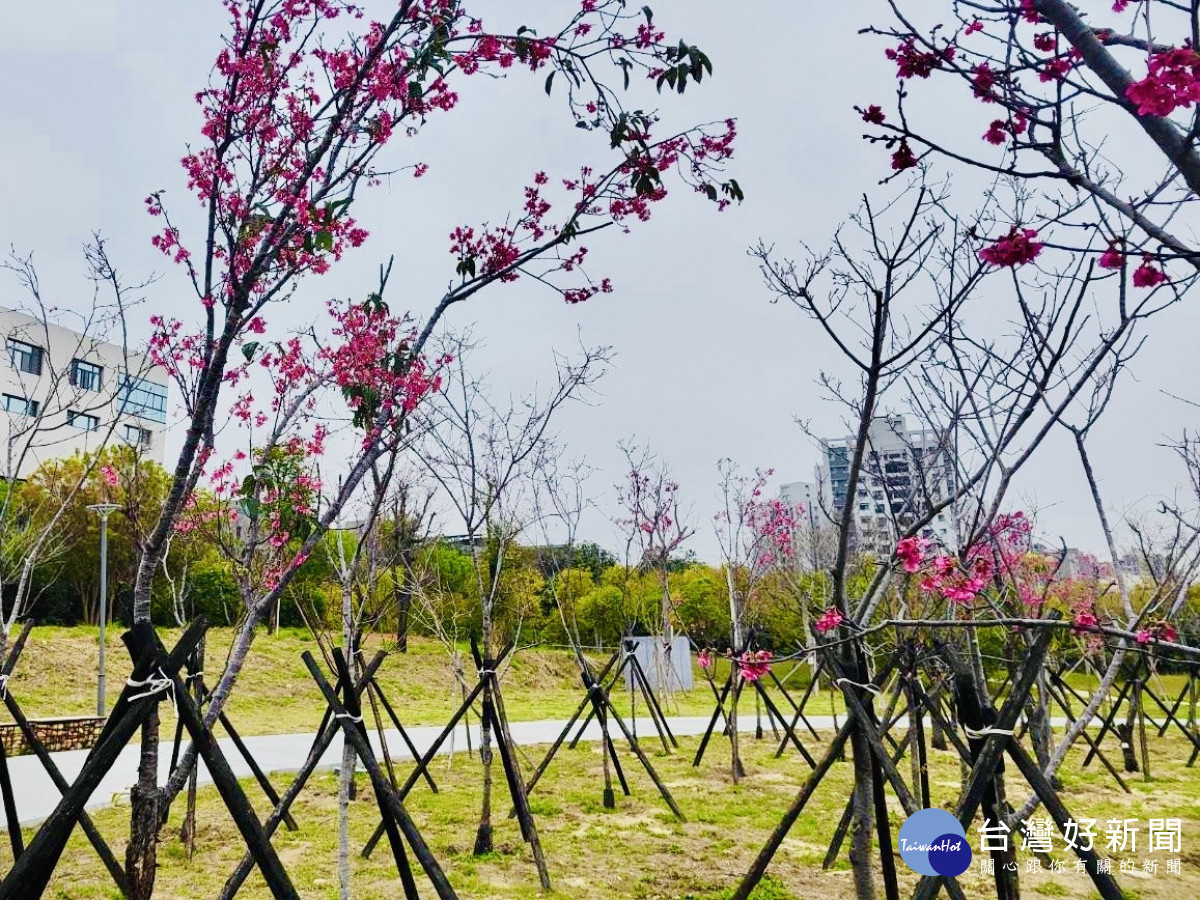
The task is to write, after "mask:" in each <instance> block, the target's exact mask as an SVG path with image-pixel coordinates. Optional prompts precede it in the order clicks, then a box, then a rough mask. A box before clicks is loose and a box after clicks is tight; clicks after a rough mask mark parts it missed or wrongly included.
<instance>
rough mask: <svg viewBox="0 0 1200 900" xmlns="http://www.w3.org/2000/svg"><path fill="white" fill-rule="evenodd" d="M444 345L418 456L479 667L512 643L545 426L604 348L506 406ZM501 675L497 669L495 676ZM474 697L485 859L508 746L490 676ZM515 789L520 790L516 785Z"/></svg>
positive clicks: (561, 367)
mask: <svg viewBox="0 0 1200 900" xmlns="http://www.w3.org/2000/svg"><path fill="white" fill-rule="evenodd" d="M449 340H450V344H449V345H448V346H447V348H446V350H447V352H446V355H447V356H451V355H452V356H453V357H454V363H453V365H452V366H451V368H450V371H449V381H448V383H447V385H446V389H445V390H444V391H442V392H441V393H440V394H439V395H438V397H437V398H436V400H435V402H433V403H431V404H430V406H429V409H428V410H427V411H426V413H425V415H426V416H427V417H428V421H427V424H426V425H425V427H424V439H423V441H422V443H421V444H420V445H419V447H418V450H417V452H418V456H419V459H420V461H421V463H422V465H423V466H424V467H425V470H426V471H427V473H428V475H429V478H430V479H431V481H432V482H433V483H435V484H436V485H437V486H438V488H439V489H440V490H439V496H440V497H441V498H442V499H443V500H444V501H445V502H447V503H448V504H449V506H450V507H451V508H452V510H453V512H454V515H455V517H456V519H457V520H458V521H460V522H461V523H462V526H463V529H464V532H463V540H464V542H465V543H466V545H467V552H468V553H469V554H470V557H471V562H472V568H473V575H474V588H475V599H476V600H477V602H478V605H479V610H480V614H481V615H480V631H479V634H478V637H479V645H480V651H481V653H482V658H483V660H484V663H485V666H489V667H490V666H494V665H495V661H496V660H497V658H498V656H499V652H500V650H501V643H502V641H504V640H505V639H506V638H507V639H508V640H510V641H512V642H513V643H514V644H515V643H516V642H517V640H518V638H519V637H520V624H519V623H520V616H519V615H518V616H517V617H516V621H517V624H516V625H515V626H513V627H512V628H511V633H508V634H506V633H505V630H504V629H503V627H502V619H501V614H502V613H504V612H505V610H504V609H503V603H504V600H505V597H504V577H503V576H504V575H505V574H506V570H507V568H508V566H509V563H510V560H511V558H512V557H513V556H514V555H515V554H516V550H517V540H518V538H519V537H520V536H521V535H522V534H523V533H525V532H526V531H528V530H529V529H530V528H533V527H536V525H537V522H536V519H537V513H538V511H539V507H538V504H537V503H536V502H535V500H534V495H535V493H536V473H537V472H538V471H541V470H546V469H548V468H550V467H551V466H552V465H553V464H554V461H555V460H556V459H557V457H558V456H559V455H560V454H561V450H560V449H558V446H557V444H556V442H555V440H554V434H553V432H552V431H551V430H550V428H551V422H552V420H553V418H554V416H555V414H556V413H557V412H558V410H560V409H561V408H562V407H563V406H564V405H566V404H567V403H570V402H572V401H579V400H582V399H585V398H587V396H588V394H589V392H590V391H591V390H592V388H593V387H594V385H595V383H596V381H597V379H599V378H600V377H601V376H602V375H603V374H604V372H605V371H606V370H607V368H608V364H609V362H610V359H611V351H610V350H609V348H607V347H600V348H588V347H584V348H582V349H581V351H580V353H579V355H578V357H574V358H568V357H563V356H558V357H557V358H556V362H557V372H556V378H555V381H554V383H553V384H552V385H551V386H550V388H549V389H548V390H546V391H544V392H543V393H542V394H541V395H539V394H537V393H534V394H531V395H529V396H527V397H525V398H522V399H520V400H512V399H510V400H509V401H508V402H507V403H504V402H501V401H498V400H495V399H493V398H492V397H491V395H490V393H489V392H488V391H487V389H486V388H485V387H484V385H483V384H482V382H481V381H480V380H479V379H478V378H476V377H475V376H473V375H472V374H471V372H470V370H469V369H468V368H467V362H466V357H467V356H468V354H469V352H470V350H471V344H470V342H469V341H468V339H466V338H459V339H453V338H451V339H449ZM509 612H511V611H509ZM517 612H518V613H519V611H517ZM511 620H512V617H511V616H510V621H511ZM509 661H510V662H511V655H510V656H509ZM506 665H507V664H506ZM501 674H502V671H501V670H497V672H496V675H497V678H499V676H500V675H501ZM478 677H480V678H483V677H484V673H483V672H482V671H481V672H480V673H479V676H478ZM497 683H498V682H497ZM480 699H481V702H482V703H483V704H484V705H485V706H486V705H488V704H493V705H494V706H495V708H496V709H497V712H498V722H499V723H500V726H501V727H500V729H499V731H500V733H499V734H495V735H493V733H492V731H493V729H492V727H491V722H490V721H489V720H488V718H487V717H486V716H485V717H484V721H483V727H482V729H481V733H480V759H481V761H482V763H483V797H482V804H481V811H480V820H479V827H478V830H477V832H476V839H475V845H474V846H475V853H476V854H477V855H482V854H485V853H490V852H492V848H493V841H492V833H493V829H492V787H493V759H494V757H493V750H492V742H493V740H495V741H497V742H504V743H505V744H506V745H507V746H506V747H504V748H502V750H504V751H506V752H508V753H509V754H512V752H513V746H514V745H513V743H512V738H511V735H510V734H509V733H508V727H507V719H506V717H505V715H504V712H503V709H504V707H503V702H502V700H501V699H500V698H499V697H498V696H496V695H495V690H494V689H493V683H492V681H491V680H490V679H484V689H483V692H482V694H481V697H480ZM518 782H519V779H518ZM516 789H521V788H520V785H519V784H518V785H517V786H516ZM514 801H515V798H514ZM530 844H531V847H532V850H533V853H534V860H535V863H536V864H537V867H538V871H539V874H540V875H541V878H542V883H543V886H544V887H548V886H549V878H548V875H547V872H546V865H545V861H544V859H543V858H542V853H541V847H540V843H539V841H538V840H537V837H536V832H535V833H534V834H533V835H532V838H531V840H530Z"/></svg>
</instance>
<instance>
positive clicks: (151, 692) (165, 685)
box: [125, 668, 179, 715]
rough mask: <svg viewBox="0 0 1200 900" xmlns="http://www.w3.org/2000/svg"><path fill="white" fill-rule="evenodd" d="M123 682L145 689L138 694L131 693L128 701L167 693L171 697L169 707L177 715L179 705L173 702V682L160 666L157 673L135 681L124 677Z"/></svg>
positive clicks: (132, 686)
mask: <svg viewBox="0 0 1200 900" xmlns="http://www.w3.org/2000/svg"><path fill="white" fill-rule="evenodd" d="M125 684H126V685H127V686H129V687H131V688H139V687H144V688H145V689H146V690H144V691H142V692H141V693H140V694H133V695H131V696H130V697H129V702H130V703H132V702H133V701H134V700H144V699H146V698H147V697H156V696H158V695H159V694H169V695H170V697H171V708H172V709H174V710H175V714H176V715H179V707H178V706H177V705H176V704H175V682H173V681H172V680H171V679H170V678H168V677H167V675H166V673H165V672H163V670H162V669H161V668H159V669H158V674H157V675H150V676H148V677H147V678H146V679H145V680H143V681H137V680H135V679H133V678H126V679H125Z"/></svg>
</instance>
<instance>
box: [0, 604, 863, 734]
mask: <svg viewBox="0 0 1200 900" xmlns="http://www.w3.org/2000/svg"><path fill="white" fill-rule="evenodd" d="M120 632H121V629H120V628H119V627H115V628H110V629H108V654H107V670H108V671H107V689H108V690H107V694H108V698H109V708H110V709H111V708H112V703H113V702H114V701H115V700H116V698H117V695H118V694H119V693H120V691H121V688H122V687H123V686H124V683H125V678H126V677H128V675H129V671H130V662H129V654H128V653H127V652H126V651H125V647H124V645H123V644H122V643H121V642H120ZM160 633H161V634H162V637H163V642H164V643H165V644H167V646H168V647H169V646H171V645H172V643H173V642H174V641H175V639H176V638H177V637H178V634H179V632H178V631H177V630H169V629H162V630H161V632H160ZM232 639H233V629H231V628H213V629H211V630H210V631H209V632H208V637H207V657H206V658H207V662H206V665H205V672H206V675H205V680H206V681H207V682H208V684H209V686H210V687H211V686H212V685H213V684H214V683H215V680H216V678H217V676H218V675H219V674H220V671H221V669H222V668H223V667H224V662H225V657H226V654H227V653H228V649H229V644H230V641H232ZM385 648H386V642H385V640H384V639H383V638H382V637H380V636H373V637H372V638H370V639H369V641H368V642H367V647H366V648H365V650H366V655H367V657H368V658H369V657H371V656H373V655H374V653H375V652H376V650H379V649H385ZM304 650H309V651H311V652H312V653H313V655H315V656H317V658H318V659H319V658H320V653H319V651H318V649H317V645H316V641H315V640H313V638H312V636H311V635H310V634H309V633H308V632H307V631H304V630H300V629H295V630H291V629H285V630H282V631H280V632H279V633H278V634H276V635H268V634H266V633H265V632H262V633H260V634H259V636H258V637H257V638H256V639H255V641H254V645H253V647H252V648H251V650H250V656H249V658H248V660H247V662H246V666H245V668H244V669H243V670H242V674H241V676H240V677H239V679H238V682H237V684H236V685H235V687H234V690H233V695H232V698H231V700H230V703H229V705H228V706H227V707H226V710H227V712H228V713H229V716H230V719H231V721H232V722H233V724H234V726H235V727H236V728H237V729H238V731H239V732H241V733H243V734H288V733H293V732H309V731H315V730H316V728H317V726H318V725H319V724H320V720H321V714H322V713H323V712H324V709H325V706H324V703H323V702H322V701H321V697H320V693H319V691H318V689H317V687H316V685H315V684H313V682H312V678H311V677H310V676H309V674H308V670H307V669H305V668H304V663H303V662H302V661H301V659H300V654H301V652H303V651H304ZM98 653H99V651H98V641H97V631H96V629H95V628H85V627H73V628H63V627H56V626H39V627H36V628H34V629H33V631H32V633H31V634H30V636H29V642H28V643H27V645H26V647H25V651H24V653H23V654H22V655H21V659H20V660H19V662H18V663H17V668H16V671H15V672H14V673H13V676H12V679H11V681H10V682H9V689H10V690H11V691H12V692H13V694H14V696H15V697H17V699H18V700H19V701H20V703H21V708H22V709H23V710H24V712H25V715H26V716H28V717H30V718H38V717H53V716H71V715H89V714H92V713H94V712H95V709H96V666H97V659H98ZM462 653H463V656H464V658H465V660H466V661H467V662H466V665H467V667H468V668H469V667H470V653H469V651H467V650H466V648H465V647H464V648H463V650H462ZM593 659H594V660H596V661H598V663H599V664H601V665H602V664H603V663H604V662H605V661H606V660H607V656H606V655H604V656H594V657H593ZM791 668H792V666H791V664H790V663H788V664H784V665H782V666H780V667H779V673H778V674H779V677H780V678H783V677H784V676H785V675H786V673H787V672H789V671H790V670H791ZM725 671H726V670H725V668H724V664H723V663H722V664H721V670H720V672H719V677H720V678H722V679H723V678H724V677H725ZM378 679H379V682H380V684H381V685H382V686H383V689H384V691H385V692H386V693H387V696H388V698H389V700H391V702H392V705H393V706H394V707H395V708H396V711H397V713H398V714H399V715H400V717H401V719H402V721H403V722H404V723H405V724H406V725H442V724H444V723H445V722H446V721H447V719H449V717H450V715H451V713H452V712H453V710H454V709H455V708H456V707H457V705H458V703H459V702H460V701H461V700H462V694H461V692H460V691H459V689H458V688H457V686H456V685H455V682H454V677H453V670H452V669H451V664H450V656H449V654H448V653H447V651H446V649H445V647H444V646H443V645H442V644H440V643H438V642H436V641H433V640H429V639H425V638H413V639H411V640H410V641H409V651H408V652H407V653H403V654H401V653H395V654H393V655H391V656H390V657H389V658H388V660H387V661H386V662H385V663H384V664H383V667H382V668H381V669H380V670H379V676H378ZM695 684H696V687H695V688H694V689H693V690H692V691H690V692H688V691H684V692H678V693H677V694H676V696H675V698H674V702H673V703H672V704H671V705H670V706H669V707H668V709H667V714H668V715H709V714H711V712H712V710H713V697H712V692H711V690H710V689H709V687H708V685H707V684H706V683H705V681H704V680H703V678H702V676H701V675H700V671H699V669H697V671H696V674H695ZM503 688H504V695H505V701H506V706H507V708H508V711H509V714H510V715H511V716H512V718H513V720H514V721H532V720H537V719H565V718H567V717H568V716H569V715H570V714H571V713H572V712H574V710H575V707H576V706H577V705H578V703H579V701H580V700H581V699H582V697H583V693H582V685H581V683H580V680H579V669H578V666H577V665H576V663H575V659H574V656H573V655H572V654H571V653H570V652H568V651H566V650H562V649H543V648H533V649H527V650H522V651H520V652H519V653H517V654H516V655H515V657H514V658H513V662H512V665H511V666H510V667H508V668H507V669H506V670H505V675H504V682H503ZM789 688H790V685H789ZM798 699H799V694H797V700H798ZM614 700H615V701H617V702H618V708H619V709H621V710H622V711H623V710H624V709H626V708H627V706H628V693H627V692H621V694H620V696H617V695H614ZM778 702H780V703H783V701H782V700H780V701H778ZM833 702H834V701H832V700H831V697H830V693H829V691H827V690H826V691H824V692H823V693H821V694H819V695H817V696H814V697H813V698H812V699H811V700H810V702H809V705H808V706H807V707H806V711H808V712H811V713H812V714H816V715H819V714H828V713H829V712H830V711H831V710H832V709H833V706H832V705H831V704H832V703H833ZM743 704H744V705H743V706H742V710H743V715H747V714H752V711H753V703H752V702H751V701H750V698H749V697H747V698H746V699H745V700H744V701H743ZM837 708H838V709H839V710H840V709H841V702H840V699H839V700H838V701H837ZM789 709H790V708H789ZM643 712H644V710H643ZM0 721H10V720H9V719H8V716H7V712H6V711H4V710H2V709H0Z"/></svg>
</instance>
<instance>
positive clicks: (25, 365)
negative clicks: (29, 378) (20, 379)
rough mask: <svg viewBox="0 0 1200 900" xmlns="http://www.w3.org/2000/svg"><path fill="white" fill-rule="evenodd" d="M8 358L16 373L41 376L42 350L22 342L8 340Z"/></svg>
mask: <svg viewBox="0 0 1200 900" xmlns="http://www.w3.org/2000/svg"><path fill="white" fill-rule="evenodd" d="M8 358H9V361H10V362H11V363H12V367H13V368H14V369H16V370H17V371H18V372H28V373H29V374H30V375H41V374H42V348H41V347H37V346H34V345H33V344H27V343H25V342H24V341H18V340H14V339H13V338H9V339H8Z"/></svg>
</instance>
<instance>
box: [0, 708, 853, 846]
mask: <svg viewBox="0 0 1200 900" xmlns="http://www.w3.org/2000/svg"><path fill="white" fill-rule="evenodd" d="M164 710H166V707H164ZM708 718H709V717H708V716H678V717H673V718H670V719H668V722H669V723H670V726H671V731H672V732H674V733H675V735H676V736H683V735H698V734H703V732H704V729H705V728H706V727H707V726H708ZM808 719H809V721H810V722H812V724H813V727H815V728H817V729H818V730H822V729H830V728H833V727H834V726H833V717H832V716H809V717H808ZM627 721H628V720H627ZM839 721H840V720H839ZM566 722H567V720H566V719H558V720H548V721H539V722H513V723H511V725H510V728H511V730H512V735H513V740H514V741H516V743H518V744H521V745H530V744H550V743H553V742H554V740H555V739H556V738H557V737H558V735H559V733H560V732H561V731H562V728H563V726H564V725H566ZM164 723H165V725H164V728H163V733H164V735H165V736H167V740H166V741H165V742H164V744H163V745H162V747H161V748H160V757H159V763H160V769H159V780H160V783H161V782H164V781H165V780H166V778H167V774H168V772H167V767H168V766H169V765H170V755H171V744H170V739H169V736H170V735H173V734H174V718H173V717H171V715H170V712H169V711H167V714H166V717H165V719H164ZM738 726H739V731H753V730H754V727H755V721H754V716H752V715H751V716H747V715H745V714H743V715H742V716H741V717H740V719H739V721H738ZM405 730H406V731H407V732H408V734H409V737H411V738H412V741H413V743H414V744H415V745H416V747H417V751H418V752H419V753H421V754H424V753H425V752H426V751H427V750H428V749H429V747H430V746H431V745H432V744H433V742H434V740H435V739H436V738H437V736H438V734H440V733H441V728H440V727H437V726H417V727H412V728H407V727H406V729H405ZM613 731H614V733H615V734H619V732H617V729H616V728H615V726H614V728H613ZM471 732H472V733H471V746H472V747H478V746H479V734H478V728H477V727H475V726H472V728H471ZM637 734H638V736H639V737H643V738H644V737H646V736H647V735H649V736H650V737H652V738H653V739H654V740H655V741H657V740H658V737H657V735H656V734H655V733H654V729H653V727H652V726H651V724H650V720H649V719H648V718H644V717H639V719H638V721H637ZM370 735H371V743H372V746H373V747H374V748H375V751H376V753H378V752H379V736H378V734H376V733H375V732H374V731H373V730H372V731H371V732H370ZM384 735H385V738H386V739H387V744H388V750H389V752H390V753H391V755H392V758H393V759H401V760H408V759H412V754H410V753H409V752H408V748H407V747H406V746H405V745H404V742H403V741H402V740H401V738H400V733H399V732H398V731H394V730H389V731H386V732H384ZM599 737H600V729H599V727H598V726H597V725H595V723H593V724H592V725H590V726H589V727H588V730H587V733H586V734H585V738H586V739H588V740H598V739H599ZM810 737H811V735H810ZM315 738H316V735H314V734H279V735H260V736H256V737H246V738H244V741H245V743H246V746H247V747H248V748H249V749H250V753H251V754H252V755H253V756H254V759H255V760H256V761H257V763H258V765H259V766H260V767H261V768H262V769H263V771H265V772H268V773H270V772H294V771H296V770H297V769H299V768H300V766H301V765H303V763H304V760H305V758H306V757H307V756H308V752H309V749H310V748H311V747H312V743H313V741H314V740H315ZM219 743H220V746H221V751H222V752H223V753H224V754H225V757H226V759H228V760H229V764H230V767H231V768H232V769H233V772H234V774H235V775H237V776H238V777H239V778H249V777H251V775H252V773H251V771H250V767H249V766H248V765H247V764H246V761H245V760H244V759H242V756H241V754H240V753H238V751H237V749H236V748H235V747H234V746H233V742H232V741H231V740H229V739H228V738H225V739H223V740H221V741H219ZM618 746H619V745H618ZM466 747H467V733H466V729H465V728H463V727H462V726H459V727H458V728H456V729H455V733H454V737H453V738H452V739H451V740H448V741H446V742H445V743H444V744H443V745H442V747H441V750H440V752H441V753H447V752H451V751H463V750H465V749H466ZM87 755H88V751H86V750H72V751H67V752H64V753H55V754H54V761H55V763H56V764H57V765H58V768H59V770H60V771H61V772H62V774H63V777H65V778H66V779H67V781H73V780H74V779H75V777H76V776H77V775H78V774H79V771H80V769H82V768H83V763H84V760H85V759H87ZM341 758H342V737H341V734H338V736H337V737H335V738H334V740H333V743H332V744H331V745H330V747H329V749H328V750H327V751H326V752H325V755H324V756H322V757H321V768H325V769H329V768H333V767H334V766H337V765H338V764H339V763H340V762H341ZM137 760H138V746H137V743H136V740H135V741H134V742H133V743H131V744H130V745H129V746H128V747H126V748H125V749H124V750H123V751H122V752H121V755H120V756H119V757H118V758H117V762H116V764H115V765H114V766H113V767H112V769H111V770H110V771H109V773H108V775H106V776H105V777H104V779H103V780H102V781H101V782H100V786H99V787H98V788H97V789H96V791H95V793H93V794H92V797H91V799H90V800H89V802H88V804H87V808H88V809H100V808H103V807H106V806H112V805H114V804H120V803H122V802H125V803H127V802H128V792H129V788H130V787H131V786H132V785H133V784H134V782H135V781H136V780H137ZM8 764H9V771H10V772H11V773H12V781H13V790H14V794H15V796H16V802H17V813H18V815H19V816H20V819H21V824H23V825H32V824H36V823H37V822H40V821H42V820H43V819H45V818H46V817H47V816H48V815H50V813H51V811H52V810H53V809H54V807H55V805H56V804H57V803H58V801H59V799H60V794H59V792H58V789H57V788H55V787H54V783H53V782H52V781H51V780H50V776H49V775H47V774H46V772H45V770H44V769H43V768H42V765H41V763H40V762H38V759H37V757H36V756H18V757H15V758H14V759H10V760H9V761H8ZM434 777H435V778H436V777H437V773H436V772H434ZM199 780H200V784H211V783H212V779H211V777H210V776H209V774H208V771H207V769H205V768H204V766H203V765H201V767H200V779H199ZM275 784H276V788H277V789H280V790H281V791H282V789H283V788H284V787H285V786H286V779H275ZM256 803H257V798H256ZM2 818H3V817H2V816H0V820H2ZM0 830H3V829H0Z"/></svg>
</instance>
